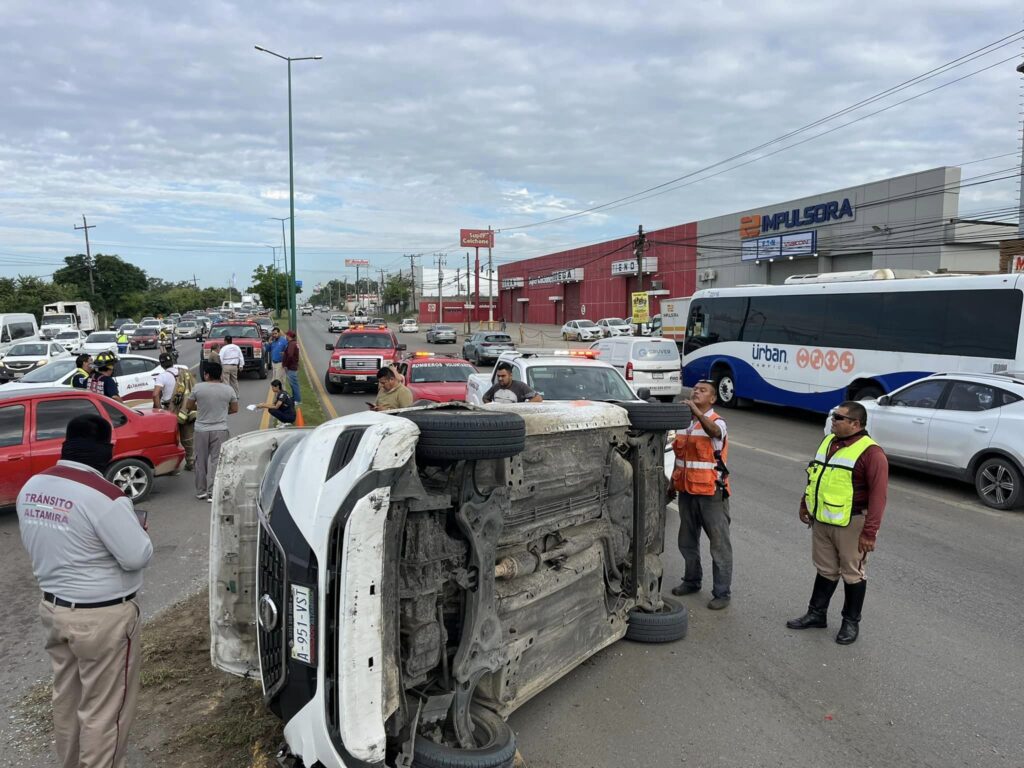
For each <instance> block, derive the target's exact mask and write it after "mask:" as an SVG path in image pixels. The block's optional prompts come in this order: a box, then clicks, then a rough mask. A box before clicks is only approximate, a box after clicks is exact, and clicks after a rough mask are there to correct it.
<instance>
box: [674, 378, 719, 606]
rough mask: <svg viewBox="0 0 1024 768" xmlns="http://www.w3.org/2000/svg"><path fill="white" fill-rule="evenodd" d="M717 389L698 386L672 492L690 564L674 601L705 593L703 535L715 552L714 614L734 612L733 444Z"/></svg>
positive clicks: (678, 446)
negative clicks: (719, 407)
mask: <svg viewBox="0 0 1024 768" xmlns="http://www.w3.org/2000/svg"><path fill="white" fill-rule="evenodd" d="M715 400H717V394H716V388H715V383H714V382H711V381H699V382H697V383H696V384H694V386H693V392H692V394H691V395H690V399H689V400H686V401H685V403H686V405H688V406H690V415H691V421H690V426H689V428H687V429H686V430H681V431H679V432H678V433H677V434H676V439H675V442H674V443H673V444H672V450H673V452H674V453H675V455H676V466H675V470H674V471H673V472H672V487H673V488H675V490H676V491H678V492H679V551H680V553H681V554H682V556H683V560H684V562H685V564H686V568H685V571H684V573H683V583H682V584H680V585H678V586H676V587H673V588H672V594H673V595H689V594H692V593H694V592H699V591H700V583H701V579H702V578H703V569H702V568H701V563H700V532H701V531H702V530H703V531H704V533H706V534H707V536H708V542H709V543H710V546H711V576H712V586H711V600H710V602H708V608H710V609H711V610H713V611H718V610H721V609H722V608H727V607H728V606H729V601H730V600H731V599H732V540H731V539H730V537H729V523H730V517H729V493H730V488H729V470H728V469H727V468H726V463H727V462H728V459H729V443H728V439H727V434H726V426H725V419H723V418H722V417H721V416H719V415H718V414H717V413H715V408H714V405H715Z"/></svg>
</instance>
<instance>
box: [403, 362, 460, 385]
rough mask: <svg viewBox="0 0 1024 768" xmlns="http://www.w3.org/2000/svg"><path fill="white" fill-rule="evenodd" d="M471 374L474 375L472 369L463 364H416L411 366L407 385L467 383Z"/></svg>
mask: <svg viewBox="0 0 1024 768" xmlns="http://www.w3.org/2000/svg"><path fill="white" fill-rule="evenodd" d="M471 373H475V370H474V369H473V367H472V366H470V365H466V364H464V363H417V364H416V365H414V366H412V374H411V378H410V379H409V383H410V384H435V383H441V382H463V381H469V375H470V374H471Z"/></svg>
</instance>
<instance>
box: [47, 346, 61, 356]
mask: <svg viewBox="0 0 1024 768" xmlns="http://www.w3.org/2000/svg"><path fill="white" fill-rule="evenodd" d="M50 354H51V355H62V354H64V347H62V346H61V345H60V344H51V345H50Z"/></svg>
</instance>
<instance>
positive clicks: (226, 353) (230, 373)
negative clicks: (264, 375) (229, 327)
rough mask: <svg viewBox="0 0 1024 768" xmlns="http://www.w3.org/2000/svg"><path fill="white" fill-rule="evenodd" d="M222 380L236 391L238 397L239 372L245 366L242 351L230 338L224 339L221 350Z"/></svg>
mask: <svg viewBox="0 0 1024 768" xmlns="http://www.w3.org/2000/svg"><path fill="white" fill-rule="evenodd" d="M220 365H221V375H220V380H221V381H222V382H224V383H225V384H227V385H229V386H230V387H231V388H232V389H233V390H235V397H238V372H239V371H241V370H242V368H243V367H244V366H245V358H244V357H242V349H241V347H239V346H238V345H237V344H235V342H234V340H233V339H232V338H231V337H230V336H225V337H224V346H223V347H221V348H220Z"/></svg>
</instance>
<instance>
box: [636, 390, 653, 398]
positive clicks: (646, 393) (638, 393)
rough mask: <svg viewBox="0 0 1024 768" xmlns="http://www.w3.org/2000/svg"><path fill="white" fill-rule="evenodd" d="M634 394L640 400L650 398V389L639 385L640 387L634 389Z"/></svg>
mask: <svg viewBox="0 0 1024 768" xmlns="http://www.w3.org/2000/svg"><path fill="white" fill-rule="evenodd" d="M636 396H637V397H638V398H640V399H641V400H650V399H651V390H650V389H648V388H647V387H640V389H638V390H637V391H636Z"/></svg>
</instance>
